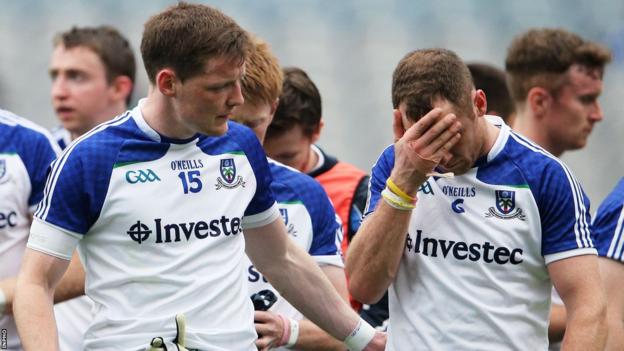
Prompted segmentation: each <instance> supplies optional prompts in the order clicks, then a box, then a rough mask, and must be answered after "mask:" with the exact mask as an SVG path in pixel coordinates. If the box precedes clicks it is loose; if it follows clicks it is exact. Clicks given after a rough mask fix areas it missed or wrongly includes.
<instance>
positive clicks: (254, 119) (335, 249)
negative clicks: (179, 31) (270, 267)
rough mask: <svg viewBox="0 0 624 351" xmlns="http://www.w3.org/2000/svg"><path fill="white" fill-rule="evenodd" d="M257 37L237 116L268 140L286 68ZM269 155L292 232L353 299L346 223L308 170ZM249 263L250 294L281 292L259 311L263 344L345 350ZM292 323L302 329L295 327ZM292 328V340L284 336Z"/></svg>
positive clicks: (278, 198) (273, 186)
mask: <svg viewBox="0 0 624 351" xmlns="http://www.w3.org/2000/svg"><path fill="white" fill-rule="evenodd" d="M252 43H253V49H252V51H251V53H250V55H249V58H248V59H247V62H246V64H245V78H244V79H243V81H242V87H241V90H242V92H243V96H244V98H245V102H244V103H243V104H242V105H241V106H237V107H236V108H235V109H234V111H233V113H232V120H234V121H236V122H239V123H242V124H245V125H247V126H248V127H250V128H251V129H252V130H253V131H254V132H255V133H256V136H257V137H258V139H259V140H260V143H262V142H263V141H264V137H265V135H266V130H267V127H268V126H269V124H270V123H271V120H272V119H273V114H274V113H275V110H276V108H277V104H278V102H279V96H280V93H281V91H282V70H281V68H280V66H279V63H278V61H277V58H275V56H273V54H272V53H271V51H270V48H269V46H268V44H267V43H265V42H264V41H262V40H261V39H260V38H257V37H254V38H252ZM268 161H269V169H270V170H271V175H272V176H273V183H271V190H272V191H273V195H274V196H275V200H276V201H277V207H278V208H279V210H280V213H281V214H282V219H283V220H284V223H285V224H286V228H287V229H288V235H289V237H290V238H291V239H292V240H294V241H295V242H296V243H297V244H298V245H300V246H301V247H302V248H303V249H304V250H306V251H307V252H308V253H309V254H310V255H311V256H312V258H314V260H315V261H316V262H317V264H318V265H319V266H320V268H321V270H322V271H323V273H325V275H326V276H327V278H328V279H329V281H330V282H331V283H332V285H333V286H334V287H335V288H336V290H337V291H338V292H339V293H340V295H341V296H342V297H343V298H344V299H345V301H348V293H347V283H346V280H345V274H344V264H343V262H342V256H341V254H340V249H339V248H340V242H341V240H342V228H341V224H340V220H339V219H338V218H337V216H336V212H335V210H334V207H333V206H332V204H331V202H330V200H329V198H328V197H327V194H326V193H325V191H324V190H323V188H322V187H321V185H320V184H319V183H318V182H317V181H315V180H314V179H313V178H311V177H309V176H308V175H306V174H305V173H301V172H299V171H297V170H295V169H293V168H290V167H288V166H284V165H282V164H280V163H278V162H276V161H273V160H271V159H269V160H268ZM247 266H248V267H249V268H248V273H247V274H248V276H247V278H248V281H249V291H250V294H253V293H257V292H260V291H262V290H265V289H269V290H271V291H273V292H274V293H275V294H276V296H277V297H278V299H277V302H276V303H275V304H274V305H273V307H271V309H270V310H269V311H266V312H264V311H256V312H255V321H256V332H257V333H258V334H259V335H261V337H260V338H259V340H258V341H257V342H256V346H258V348H259V349H263V348H265V347H268V345H270V346H271V347H273V348H276V347H279V346H284V347H285V348H279V349H284V350H286V347H287V348H295V349H297V350H344V345H343V344H342V342H340V341H338V340H336V339H334V338H333V337H331V336H329V335H328V334H327V333H325V332H324V331H322V330H321V329H320V328H319V327H317V326H315V325H314V324H313V323H311V322H310V321H308V320H303V318H304V317H303V316H302V315H301V313H299V312H298V311H297V310H296V309H294V308H293V307H292V306H291V305H290V304H289V303H288V302H287V301H286V300H284V299H283V298H282V297H281V296H280V295H279V293H278V291H277V290H276V289H275V288H273V287H272V286H271V285H270V284H269V283H268V282H267V281H266V279H265V278H264V277H263V276H262V275H261V274H260V273H258V272H257V270H256V269H255V268H254V267H253V265H252V264H251V262H250V261H249V262H248V265H247ZM302 288H305V287H302ZM289 329H292V330H298V332H290V330H289ZM288 333H290V335H291V337H290V338H291V340H285V338H284V335H286V334H288ZM280 341H281V342H280ZM284 343H285V344H284Z"/></svg>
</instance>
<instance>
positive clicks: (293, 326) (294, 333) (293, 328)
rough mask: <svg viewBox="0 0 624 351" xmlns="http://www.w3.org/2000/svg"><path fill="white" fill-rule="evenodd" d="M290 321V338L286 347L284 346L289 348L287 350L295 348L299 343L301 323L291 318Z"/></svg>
mask: <svg viewBox="0 0 624 351" xmlns="http://www.w3.org/2000/svg"><path fill="white" fill-rule="evenodd" d="M289 319H290V337H289V338H288V341H287V342H286V345H284V347H287V348H290V347H293V346H295V344H296V343H297V339H299V322H297V321H296V320H294V319H292V318H289Z"/></svg>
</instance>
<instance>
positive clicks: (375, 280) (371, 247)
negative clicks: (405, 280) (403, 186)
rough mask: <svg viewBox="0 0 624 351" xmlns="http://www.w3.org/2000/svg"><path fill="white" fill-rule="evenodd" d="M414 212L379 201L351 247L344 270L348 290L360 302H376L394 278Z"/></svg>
mask: <svg viewBox="0 0 624 351" xmlns="http://www.w3.org/2000/svg"><path fill="white" fill-rule="evenodd" d="M410 216H411V211H403V210H397V209H395V208H392V207H390V206H389V205H388V204H386V203H385V201H380V203H379V205H378V206H377V208H376V210H375V212H374V213H373V214H371V215H370V217H369V218H366V220H364V222H363V223H362V226H361V227H360V229H359V230H358V235H356V236H355V238H354V239H353V241H352V242H351V244H350V246H349V252H348V254H347V261H346V266H345V271H346V272H347V276H348V277H349V292H350V293H351V295H352V296H353V297H354V298H356V299H357V300H358V301H361V302H363V303H369V304H370V303H375V302H377V301H379V299H380V298H381V297H382V296H383V294H384V292H385V291H386V290H387V289H388V286H390V284H391V283H392V281H393V280H394V277H395V275H396V272H397V270H398V268H399V263H400V261H401V256H402V254H403V251H404V249H405V238H406V236H407V227H408V224H409V218H410Z"/></svg>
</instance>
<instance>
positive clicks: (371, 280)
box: [346, 109, 461, 304]
mask: <svg viewBox="0 0 624 351" xmlns="http://www.w3.org/2000/svg"><path fill="white" fill-rule="evenodd" d="M460 127H461V126H460V124H459V122H457V121H456V117H455V116H454V115H452V114H449V115H446V116H442V111H441V110H440V109H433V110H432V111H430V112H429V113H427V114H426V115H425V116H423V117H422V118H421V119H420V120H419V121H418V122H416V123H415V124H413V125H412V126H411V127H409V129H407V130H405V129H404V128H403V123H402V116H401V112H400V111H398V110H395V111H394V134H395V140H397V142H396V143H395V144H394V152H395V162H394V167H393V169H392V171H391V173H390V177H389V179H391V180H392V181H393V182H394V184H396V185H397V186H398V188H399V189H401V190H402V192H404V193H406V194H408V195H409V196H410V197H412V198H414V197H416V192H417V191H418V188H419V187H420V185H422V183H423V182H424V181H425V180H426V178H427V176H426V174H427V173H428V172H430V171H431V170H433V168H435V167H436V166H437V165H438V164H439V163H440V161H441V160H442V159H443V158H445V157H449V153H448V150H450V149H451V148H452V147H453V145H455V143H457V141H459V138H460V134H459V130H460ZM373 177H374V175H373ZM380 190H381V189H380ZM371 191H372V190H371ZM416 206H418V205H417V204H416ZM410 216H411V211H410V210H405V209H397V208H395V207H394V206H391V205H389V204H388V203H387V202H386V201H379V204H378V205H377V207H376V208H375V210H374V212H373V213H372V214H370V215H367V217H366V218H365V220H364V221H363V223H362V225H361V226H360V229H359V230H358V235H356V236H355V238H354V239H353V241H352V242H351V244H350V246H349V252H348V254H347V262H346V272H347V276H348V277H349V292H350V293H351V295H352V296H353V297H355V298H356V299H357V300H358V301H361V302H363V303H368V304H370V303H375V302H377V301H378V300H379V299H380V298H381V297H382V296H383V294H384V292H385V291H386V290H387V289H388V286H390V283H391V282H392V281H393V280H394V277H395V275H396V272H397V269H398V267H399V262H400V259H401V254H402V252H403V248H404V245H405V238H406V235H407V227H408V224H409V219H410Z"/></svg>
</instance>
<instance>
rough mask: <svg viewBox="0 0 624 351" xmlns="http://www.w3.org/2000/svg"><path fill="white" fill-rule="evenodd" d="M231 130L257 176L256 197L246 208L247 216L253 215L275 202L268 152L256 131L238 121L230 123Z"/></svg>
mask: <svg viewBox="0 0 624 351" xmlns="http://www.w3.org/2000/svg"><path fill="white" fill-rule="evenodd" d="M228 127H229V132H228V133H230V135H232V137H234V138H235V139H236V141H237V143H238V144H239V145H240V146H241V148H242V149H243V152H245V155H246V156H247V159H248V160H249V163H250V164H251V168H252V169H253V172H254V175H255V176H256V182H257V188H256V193H255V194H254V197H253V198H252V200H251V202H250V203H249V206H247V209H246V210H245V216H251V215H255V214H258V213H262V212H264V211H266V210H268V209H269V208H270V207H271V206H273V204H274V203H275V197H274V196H273V193H272V192H271V182H272V181H273V179H272V177H271V171H270V170H269V164H268V162H267V158H266V154H265V153H264V149H262V145H260V142H259V141H258V137H257V136H256V134H254V132H253V131H252V130H251V129H249V128H247V127H245V126H243V125H240V124H238V123H233V122H232V123H229V124H228Z"/></svg>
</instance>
